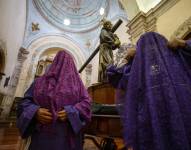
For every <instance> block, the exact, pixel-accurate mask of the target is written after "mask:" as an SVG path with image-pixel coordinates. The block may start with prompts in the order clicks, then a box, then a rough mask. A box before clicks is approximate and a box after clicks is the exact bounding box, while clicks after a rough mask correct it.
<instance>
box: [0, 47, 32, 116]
mask: <svg viewBox="0 0 191 150" xmlns="http://www.w3.org/2000/svg"><path fill="white" fill-rule="evenodd" d="M28 54H29V52H28V51H27V50H26V49H24V48H22V47H21V48H20V49H19V53H18V56H17V63H16V65H15V68H14V71H13V73H12V76H11V80H10V82H9V84H8V89H7V92H6V95H5V96H4V99H3V102H2V106H1V107H2V108H3V111H2V113H1V115H0V118H2V119H6V118H7V117H8V116H9V112H10V110H11V106H12V104H13V101H14V95H15V91H16V87H17V84H18V81H19V76H20V74H21V69H22V66H23V63H24V61H25V60H26V58H27V55H28Z"/></svg>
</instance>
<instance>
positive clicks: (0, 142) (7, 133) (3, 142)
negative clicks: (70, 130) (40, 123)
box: [0, 122, 121, 150]
mask: <svg viewBox="0 0 191 150" xmlns="http://www.w3.org/2000/svg"><path fill="white" fill-rule="evenodd" d="M96 140H97V141H98V142H99V141H100V139H99V138H97V139H96ZM20 142H21V138H20V137H19V132H18V130H17V128H16V127H15V124H14V123H9V122H7V123H5V122H0V150H19V146H20ZM116 143H119V144H118V147H119V149H120V145H121V144H120V143H121V141H120V140H116ZM84 150H99V149H98V148H97V147H96V146H95V144H94V143H93V142H92V140H89V139H86V140H85V143H84Z"/></svg>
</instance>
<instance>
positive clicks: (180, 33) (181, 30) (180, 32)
mask: <svg viewBox="0 0 191 150" xmlns="http://www.w3.org/2000/svg"><path fill="white" fill-rule="evenodd" d="M190 32H191V17H189V18H188V19H187V20H186V21H185V22H184V23H183V24H181V25H180V26H179V27H178V29H177V30H176V31H175V32H174V33H173V35H172V36H171V37H174V36H175V37H178V38H182V39H184V38H185V37H186V36H187V35H188V34H189V33H190Z"/></svg>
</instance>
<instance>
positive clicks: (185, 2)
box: [157, 0, 191, 39]
mask: <svg viewBox="0 0 191 150" xmlns="http://www.w3.org/2000/svg"><path fill="white" fill-rule="evenodd" d="M190 7H191V0H180V1H179V2H178V3H176V5H175V6H173V7H172V8H170V9H169V10H168V11H167V12H166V13H164V14H163V15H162V16H160V17H159V18H158V20H157V30H158V32H159V33H161V34H163V35H164V36H165V37H167V38H168V39H169V38H170V36H172V35H173V33H174V32H175V31H176V30H177V29H178V27H179V26H180V25H181V24H182V23H184V21H186V20H187V19H188V18H189V17H190V16H191V9H190Z"/></svg>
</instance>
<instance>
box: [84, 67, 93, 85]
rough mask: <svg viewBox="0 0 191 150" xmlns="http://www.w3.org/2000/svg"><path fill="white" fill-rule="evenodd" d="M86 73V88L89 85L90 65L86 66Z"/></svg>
mask: <svg viewBox="0 0 191 150" xmlns="http://www.w3.org/2000/svg"><path fill="white" fill-rule="evenodd" d="M85 71H86V87H89V86H90V85H91V75H92V64H88V65H87V66H86V68H85Z"/></svg>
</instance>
